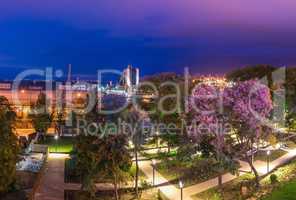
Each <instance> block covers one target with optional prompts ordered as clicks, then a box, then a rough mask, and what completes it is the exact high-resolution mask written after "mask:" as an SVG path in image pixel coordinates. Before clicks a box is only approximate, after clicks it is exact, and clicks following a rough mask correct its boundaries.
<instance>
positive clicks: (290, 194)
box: [263, 180, 296, 200]
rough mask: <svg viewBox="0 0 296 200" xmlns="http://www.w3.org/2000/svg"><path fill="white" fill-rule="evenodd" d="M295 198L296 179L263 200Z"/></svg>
mask: <svg viewBox="0 0 296 200" xmlns="http://www.w3.org/2000/svg"><path fill="white" fill-rule="evenodd" d="M281 199H282V200H295V199H296V180H294V181H291V182H289V183H286V184H284V185H283V186H281V187H280V188H278V189H276V190H274V191H273V192H272V193H271V194H270V196H268V197H267V198H264V199H263V200H281Z"/></svg>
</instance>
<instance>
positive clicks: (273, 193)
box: [192, 159, 296, 200]
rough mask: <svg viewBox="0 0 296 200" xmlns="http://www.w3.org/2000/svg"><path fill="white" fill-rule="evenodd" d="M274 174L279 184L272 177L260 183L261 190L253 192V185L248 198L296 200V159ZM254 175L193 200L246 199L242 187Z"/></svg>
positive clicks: (267, 177)
mask: <svg viewBox="0 0 296 200" xmlns="http://www.w3.org/2000/svg"><path fill="white" fill-rule="evenodd" d="M272 174H275V175H276V176H277V180H278V183H276V184H271V181H270V175H269V176H266V177H264V178H263V179H262V180H261V181H260V185H261V187H260V189H259V190H258V191H256V190H252V185H251V187H250V190H249V191H248V194H247V196H248V197H253V199H263V200H282V199H283V200H292V199H293V200H294V199H296V198H295V196H296V159H294V160H292V161H291V162H290V163H288V164H287V165H285V166H282V167H280V168H278V169H276V170H275V171H274V172H273V173H272ZM253 177H254V176H253V175H249V174H246V175H243V176H241V177H239V178H237V179H235V180H232V181H230V182H228V183H226V184H223V187H222V190H219V189H218V188H211V189H210V190H207V191H204V192H202V193H199V194H197V195H194V196H192V197H193V199H209V200H214V199H215V200H216V199H217V200H234V199H245V198H243V197H242V196H241V193H240V186H241V183H242V181H243V180H249V181H250V180H252V179H253Z"/></svg>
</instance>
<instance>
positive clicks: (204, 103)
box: [189, 84, 237, 187]
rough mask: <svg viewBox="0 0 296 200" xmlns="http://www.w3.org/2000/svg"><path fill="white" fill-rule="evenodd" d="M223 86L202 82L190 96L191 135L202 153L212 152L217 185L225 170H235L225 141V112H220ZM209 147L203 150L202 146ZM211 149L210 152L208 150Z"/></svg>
mask: <svg viewBox="0 0 296 200" xmlns="http://www.w3.org/2000/svg"><path fill="white" fill-rule="evenodd" d="M222 90H223V88H218V87H216V86H212V85H207V84H202V85H199V86H197V87H196V88H194V90H193V91H192V96H191V97H190V101H189V102H190V115H193V122H194V126H197V127H198V128H194V129H192V130H191V133H190V134H191V136H192V137H193V139H194V140H195V141H197V143H198V146H199V149H200V150H201V151H202V152H203V155H205V156H210V155H211V154H210V153H213V155H214V157H215V159H216V161H217V164H216V166H215V169H216V170H217V171H218V172H219V176H218V180H219V186H220V187H221V186H222V175H223V172H224V171H225V170H229V171H231V172H233V173H235V172H236V167H237V165H236V162H235V161H234V159H233V152H231V151H229V144H228V143H227V142H226V139H227V136H226V134H227V132H226V130H225V129H224V123H225V115H224V114H225V113H223V112H222V109H221V107H220V106H221V103H220V96H219V95H220V94H221V92H222ZM205 145H206V146H207V147H209V149H208V151H205V150H204V149H203V148H204V146H205ZM210 150H211V152H210Z"/></svg>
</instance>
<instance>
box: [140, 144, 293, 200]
mask: <svg viewBox="0 0 296 200" xmlns="http://www.w3.org/2000/svg"><path fill="white" fill-rule="evenodd" d="M286 151H288V153H287V154H285V155H283V156H282V157H280V158H278V159H276V160H274V161H272V162H271V163H270V165H269V170H270V171H272V170H273V169H274V168H276V167H278V166H281V165H283V164H285V163H287V162H288V161H289V160H291V159H293V158H295V157H296V149H293V150H286ZM239 162H240V165H241V168H240V169H239V171H240V174H239V175H240V176H241V175H243V174H245V173H246V172H249V171H251V168H250V167H249V164H248V163H246V162H244V161H239ZM254 166H255V167H256V169H257V170H258V173H259V174H260V175H264V174H266V173H267V163H266V162H263V161H256V162H254ZM139 167H140V169H141V170H142V171H143V172H144V174H145V175H146V176H147V177H148V181H150V182H152V181H153V168H152V163H151V161H149V160H146V161H141V162H139ZM155 177H156V181H155V182H156V185H160V186H158V189H160V190H161V192H162V193H163V194H165V195H166V197H167V198H168V199H169V200H180V190H179V189H178V188H176V187H175V186H174V185H167V184H165V186H162V184H164V183H168V180H167V179H165V178H164V177H163V176H162V175H161V174H159V173H158V172H156V173H155ZM235 178H237V176H234V175H232V174H230V173H227V174H224V175H223V177H222V181H223V183H227V182H229V181H231V180H233V179H235ZM217 186H218V178H213V179H210V180H208V181H205V182H202V183H199V184H196V185H193V186H189V187H186V188H184V192H183V193H184V198H183V199H184V200H192V198H191V196H192V195H196V194H198V193H200V192H203V191H206V190H208V189H210V188H213V187H217Z"/></svg>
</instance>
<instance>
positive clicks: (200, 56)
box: [0, 0, 296, 78]
mask: <svg viewBox="0 0 296 200" xmlns="http://www.w3.org/2000/svg"><path fill="white" fill-rule="evenodd" d="M0 11H1V15H0V44H1V45H0V67H1V72H0V78H5V77H7V75H6V74H7V72H10V73H9V74H10V75H12V77H13V75H15V74H16V73H17V72H19V71H21V70H23V69H26V68H30V67H32V66H33V67H37V68H44V67H46V66H53V67H55V68H62V69H66V65H67V64H68V63H72V65H73V68H74V73H77V74H80V73H83V74H94V73H95V72H96V70H97V69H102V68H115V69H122V68H123V67H124V66H125V65H127V64H134V65H136V66H139V67H140V68H141V71H142V75H143V74H152V73H156V72H160V71H172V70H174V71H176V72H182V70H183V68H184V67H185V66H189V67H190V68H191V71H192V72H194V73H207V72H212V73H223V72H227V71H229V70H230V69H233V68H236V67H241V66H244V65H249V64H273V65H278V66H279V65H287V66H289V65H295V64H296V56H295V55H294V53H295V52H296V41H295V40H294V35H295V34H296V26H295V25H294V22H295V21H296V1H295V0H260V1H258V0H249V1H245V0H244V1H243V0H223V1H221V0H122V1H119V0H9V1H2V2H1V3H0ZM4 75H5V76H4Z"/></svg>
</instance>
